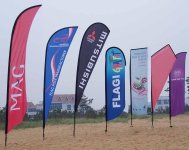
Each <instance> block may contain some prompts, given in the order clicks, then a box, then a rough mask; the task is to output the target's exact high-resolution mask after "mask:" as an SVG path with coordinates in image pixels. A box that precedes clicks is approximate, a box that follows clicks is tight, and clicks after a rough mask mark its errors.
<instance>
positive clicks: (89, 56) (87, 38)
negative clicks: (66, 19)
mask: <svg viewBox="0 0 189 150" xmlns="http://www.w3.org/2000/svg"><path fill="white" fill-rule="evenodd" d="M109 32H110V30H109V29H108V27H107V26H106V25H104V24H102V23H94V24H92V25H91V26H90V27H89V28H88V29H87V31H86V32H85V34H84V36H83V40H82V43H81V47H80V52H79V59H78V66H77V76H76V92H75V112H76V111H77V108H78V105H79V102H80V100H81V97H82V96H83V92H84V90H85V87H86V86H87V83H88V81H89V78H90V76H91V74H92V71H93V69H94V67H95V64H96V62H97V60H98V57H99V55H100V53H101V50H102V48H103V46H104V43H105V41H106V39H107V37H108V34H109Z"/></svg>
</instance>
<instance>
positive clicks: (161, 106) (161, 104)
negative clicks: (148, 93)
mask: <svg viewBox="0 0 189 150" xmlns="http://www.w3.org/2000/svg"><path fill="white" fill-rule="evenodd" d="M168 108H169V97H168V96H160V97H159V99H158V101H157V104H156V106H155V109H154V112H161V111H164V110H166V109H168Z"/></svg>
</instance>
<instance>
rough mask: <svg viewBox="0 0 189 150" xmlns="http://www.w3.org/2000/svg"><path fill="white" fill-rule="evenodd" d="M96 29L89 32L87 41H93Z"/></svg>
mask: <svg viewBox="0 0 189 150" xmlns="http://www.w3.org/2000/svg"><path fill="white" fill-rule="evenodd" d="M95 34H96V31H93V32H92V33H91V34H89V35H88V36H87V41H88V42H90V43H91V44H92V43H94V42H95V40H96V37H95Z"/></svg>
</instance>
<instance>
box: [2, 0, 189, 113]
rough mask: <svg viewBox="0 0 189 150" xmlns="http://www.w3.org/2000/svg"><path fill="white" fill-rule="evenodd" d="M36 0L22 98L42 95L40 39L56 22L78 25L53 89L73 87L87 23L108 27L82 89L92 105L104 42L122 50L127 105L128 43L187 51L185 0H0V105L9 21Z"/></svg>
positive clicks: (100, 98)
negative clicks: (100, 51) (100, 49)
mask: <svg viewBox="0 0 189 150" xmlns="http://www.w3.org/2000/svg"><path fill="white" fill-rule="evenodd" d="M38 4H42V7H41V8H40V9H39V11H38V13H37V15H36V17H35V18H34V21H33V24H32V27H31V30H30V34H29V38H28V43H27V56H26V84H27V85H26V86H27V87H26V89H27V97H28V101H32V102H34V103H35V104H36V103H38V102H39V101H42V100H43V97H42V96H43V76H44V59H45V49H46V44H47V41H48V39H49V37H50V36H51V35H52V34H53V33H54V32H55V31H56V30H58V29H60V28H64V27H68V26H79V28H78V31H77V33H76V35H75V37H74V39H73V41H72V44H71V46H70V49H69V52H68V54H67V57H66V59H65V63H64V64H63V69H62V72H61V74H60V78H59V81H58V84H57V88H56V91H55V94H72V93H74V92H75V78H76V77H75V76H76V66H77V60H78V53H79V48H80V43H81V39H82V36H83V34H84V32H85V30H86V29H87V28H88V26H90V25H91V24H92V23H95V22H102V23H104V24H106V25H107V26H108V27H109V29H110V35H109V37H108V39H107V42H106V43H105V46H104V49H103V50H102V53H101V55H100V57H99V60H98V62H97V64H96V66H95V68H94V71H93V74H92V76H91V78H90V80H89V82H88V85H87V87H86V90H85V95H86V96H88V97H89V98H94V102H93V107H94V108H96V109H100V108H101V107H103V106H104V103H105V99H104V98H105V90H104V61H105V60H104V57H105V51H106V50H107V49H108V48H109V47H111V46H117V47H119V48H121V49H122V50H123V51H124V53H125V56H126V61H127V66H126V105H127V106H128V104H129V93H130V92H129V55H130V49H132V48H140V47H148V51H149V56H151V55H152V54H153V53H155V52H156V51H158V50H159V49H160V48H162V47H164V46H165V45H166V44H170V45H171V46H172V48H173V50H174V52H175V53H179V52H182V51H187V52H189V20H188V18H189V1H188V0H158V1H157V0H117V1H115V0H94V1H89V0H80V1H79V0H67V1H65V0H45V1H42V0H41V1H39V0H32V1H31V0H30V1H29V0H1V6H0V7H1V8H0V22H1V23H0V52H1V55H0V106H4V105H5V103H6V86H7V71H8V70H7V68H8V55H9V47H10V39H11V32H12V27H13V25H14V21H15V19H16V17H17V16H18V15H19V14H20V13H21V12H22V11H23V10H24V9H26V8H28V7H30V6H33V5H38ZM149 64H150V62H149ZM186 68H187V70H186V71H187V72H186V75H187V76H189V55H187V62H186ZM149 71H150V70H149ZM149 76H150V74H149ZM149 93H150V91H149ZM163 94H164V93H163Z"/></svg>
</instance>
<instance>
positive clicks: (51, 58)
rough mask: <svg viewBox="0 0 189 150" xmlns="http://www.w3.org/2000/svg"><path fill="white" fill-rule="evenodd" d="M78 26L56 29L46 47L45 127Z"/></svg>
mask: <svg viewBox="0 0 189 150" xmlns="http://www.w3.org/2000/svg"><path fill="white" fill-rule="evenodd" d="M77 28H78V27H67V28H63V29H60V30H58V31H56V32H55V33H54V34H53V35H52V36H51V37H50V39H49V41H48V43H47V47H46V56H45V73H44V103H43V105H44V109H43V117H44V118H43V127H44V126H45V122H46V121H47V118H48V113H49V110H50V106H51V102H52V98H53V96H54V91H55V89H56V85H57V82H58V78H59V75H60V73H61V69H62V66H63V63H64V60H65V57H66V54H67V52H68V49H69V47H70V45H71V42H72V40H73V38H74V35H75V33H76V31H77Z"/></svg>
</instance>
